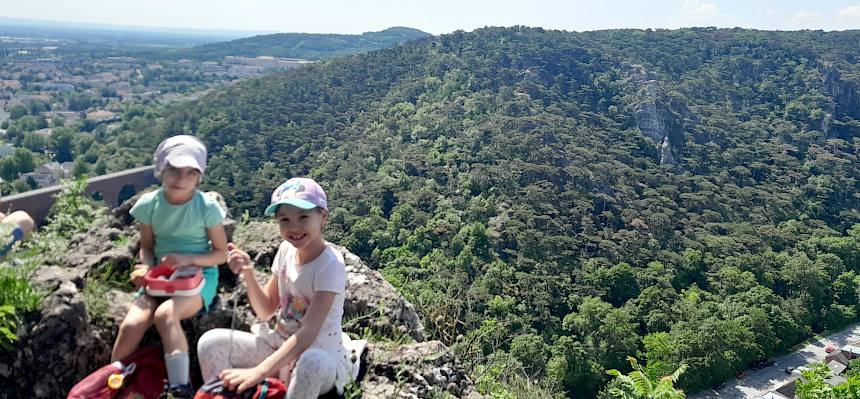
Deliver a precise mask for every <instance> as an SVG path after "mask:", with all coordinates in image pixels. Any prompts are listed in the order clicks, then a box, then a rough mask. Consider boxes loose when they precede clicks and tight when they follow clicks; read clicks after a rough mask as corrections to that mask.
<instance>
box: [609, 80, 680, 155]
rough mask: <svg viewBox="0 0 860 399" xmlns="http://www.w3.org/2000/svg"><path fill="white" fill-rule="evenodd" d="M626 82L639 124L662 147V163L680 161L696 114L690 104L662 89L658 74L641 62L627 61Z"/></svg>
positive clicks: (633, 110)
mask: <svg viewBox="0 0 860 399" xmlns="http://www.w3.org/2000/svg"><path fill="white" fill-rule="evenodd" d="M624 68H625V75H626V86H627V87H628V90H629V91H630V92H631V93H632V96H631V97H632V99H633V102H632V104H631V108H632V110H631V111H632V113H633V120H634V121H635V122H636V127H638V128H639V130H640V131H641V132H642V134H644V135H645V136H647V137H648V138H650V139H651V140H652V141H653V142H654V144H655V145H657V146H658V147H659V149H660V164H664V165H666V164H668V165H677V164H678V162H677V161H676V160H677V159H680V155H681V150H682V146H683V144H684V132H685V131H686V130H687V127H688V126H687V125H688V124H690V123H693V117H692V113H691V112H690V110H689V109H688V108H687V106H686V104H684V103H683V102H682V101H679V100H677V99H675V98H673V97H670V96H668V95H666V94H664V93H662V92H661V88H660V83H659V81H658V79H657V75H656V74H655V73H653V72H649V71H647V70H646V69H645V68H644V67H642V66H641V65H631V64H625V65H624Z"/></svg>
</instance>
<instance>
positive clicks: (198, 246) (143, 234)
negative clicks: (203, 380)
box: [111, 135, 227, 399]
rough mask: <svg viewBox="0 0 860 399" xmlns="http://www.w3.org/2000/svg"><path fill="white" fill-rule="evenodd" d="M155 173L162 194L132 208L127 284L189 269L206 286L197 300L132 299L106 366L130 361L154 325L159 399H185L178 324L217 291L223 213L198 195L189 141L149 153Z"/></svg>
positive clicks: (196, 158) (198, 154)
mask: <svg viewBox="0 0 860 399" xmlns="http://www.w3.org/2000/svg"><path fill="white" fill-rule="evenodd" d="M153 158H154V163H155V174H156V176H157V177H158V178H159V179H160V180H161V188H159V189H158V190H156V191H153V192H150V193H147V194H144V195H143V196H141V197H140V199H139V200H138V201H137V202H136V203H135V204H134V206H133V207H132V208H131V211H130V213H131V215H132V216H133V217H134V218H135V220H137V221H138V223H139V226H140V261H141V263H140V264H138V265H136V266H135V269H134V271H132V275H131V277H132V282H133V283H134V284H135V285H138V286H143V284H144V277H145V276H146V272H147V270H149V268H151V267H153V266H155V265H156V264H158V263H163V264H166V265H168V266H170V267H172V268H181V267H187V266H196V267H201V268H202V269H203V276H204V278H205V282H204V285H203V288H202V289H201V291H200V295H194V296H173V297H166V298H167V299H164V298H154V297H152V296H149V295H146V294H145V293H143V291H142V290H141V292H139V293H138V295H137V296H136V297H135V299H134V301H133V302H132V303H131V306H130V307H129V310H128V313H127V314H126V316H125V319H124V320H123V321H122V324H121V325H120V328H119V334H118V336H117V339H116V342H115V343H114V347H113V352H112V353H111V361H117V360H121V359H123V358H125V357H126V356H128V355H130V354H131V353H132V352H134V350H135V349H137V346H138V344H139V343H140V340H141V339H142V338H143V335H144V333H145V332H146V330H147V329H149V327H150V326H152V325H153V324H155V327H156V329H157V330H158V334H159V335H160V336H161V340H162V343H163V346H164V359H165V364H166V366H167V374H168V386H167V389H166V390H165V395H164V396H163V397H166V398H176V399H179V398H186V397H187V398H191V397H193V396H194V392H193V390H192V389H191V386H190V384H189V370H190V368H189V358H188V340H187V339H186V337H185V333H184V332H183V330H182V326H181V325H180V321H181V320H184V319H188V318H190V317H192V316H194V315H195V314H197V313H198V312H200V310H201V309H207V310H208V308H209V305H210V304H211V303H212V301H213V299H214V298H215V294H216V291H217V288H218V268H217V265H219V264H223V263H225V262H226V260H227V257H226V251H227V237H226V234H225V232H224V226H223V225H222V221H223V220H224V217H225V211H224V210H223V209H221V207H220V206H219V205H218V203H217V202H216V201H214V200H213V199H210V198H208V197H206V196H204V195H203V193H202V192H200V191H199V190H197V186H198V185H199V184H200V180H201V178H202V176H203V171H204V170H205V168H206V146H205V145H203V143H202V142H200V140H198V139H196V138H195V137H192V136H187V135H181V136H174V137H170V138H168V139H166V140H164V141H163V142H161V144H159V145H158V148H157V149H156V150H155V155H154V157H153Z"/></svg>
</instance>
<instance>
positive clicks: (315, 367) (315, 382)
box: [287, 348, 337, 399]
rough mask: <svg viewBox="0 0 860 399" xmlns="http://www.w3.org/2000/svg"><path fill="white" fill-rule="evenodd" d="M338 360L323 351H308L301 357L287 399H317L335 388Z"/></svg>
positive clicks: (294, 369) (294, 371) (314, 349)
mask: <svg viewBox="0 0 860 399" xmlns="http://www.w3.org/2000/svg"><path fill="white" fill-rule="evenodd" d="M336 377H337V360H335V358H334V357H333V356H332V355H330V354H329V353H328V352H326V351H324V350H322V349H316V348H312V349H308V350H306V351H304V353H302V355H301V356H300V357H299V361H298V362H296V367H295V368H293V376H292V378H291V379H290V387H289V388H288V389H287V399H315V398H317V397H318V396H320V395H322V394H324V393H326V392H328V391H330V390H331V389H332V388H333V387H334V382H335V378H336Z"/></svg>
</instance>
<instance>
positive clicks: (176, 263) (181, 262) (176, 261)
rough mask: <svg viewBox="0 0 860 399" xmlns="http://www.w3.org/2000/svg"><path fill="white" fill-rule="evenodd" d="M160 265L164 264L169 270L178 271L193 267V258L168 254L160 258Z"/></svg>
mask: <svg viewBox="0 0 860 399" xmlns="http://www.w3.org/2000/svg"><path fill="white" fill-rule="evenodd" d="M161 263H164V264H166V265H167V266H168V267H170V268H171V269H178V268H180V267H185V266H194V256H192V255H180V254H169V255H165V256H163V257H161Z"/></svg>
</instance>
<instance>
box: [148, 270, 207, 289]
mask: <svg viewBox="0 0 860 399" xmlns="http://www.w3.org/2000/svg"><path fill="white" fill-rule="evenodd" d="M202 288H203V272H202V271H201V270H200V268H199V267H193V266H192V267H183V268H179V269H173V268H171V267H170V266H168V265H166V264H164V263H159V264H158V265H155V267H153V268H152V269H149V271H148V272H147V273H146V293H147V294H149V295H152V296H192V295H197V294H199V293H200V290H201V289H202Z"/></svg>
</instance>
